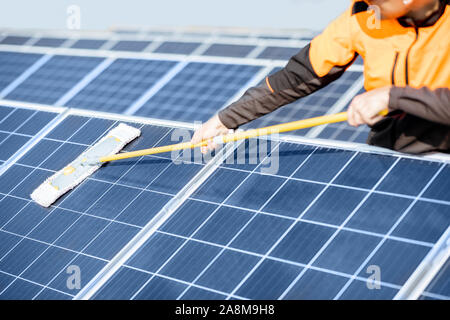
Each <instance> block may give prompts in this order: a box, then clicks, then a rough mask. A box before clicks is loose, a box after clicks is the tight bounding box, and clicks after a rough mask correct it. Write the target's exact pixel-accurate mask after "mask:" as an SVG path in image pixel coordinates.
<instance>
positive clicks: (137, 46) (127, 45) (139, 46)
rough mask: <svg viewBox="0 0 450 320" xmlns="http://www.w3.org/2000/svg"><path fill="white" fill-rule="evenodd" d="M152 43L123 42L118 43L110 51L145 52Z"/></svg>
mask: <svg viewBox="0 0 450 320" xmlns="http://www.w3.org/2000/svg"><path fill="white" fill-rule="evenodd" d="M150 43H151V41H132V40H122V41H119V42H117V43H116V44H115V45H114V46H113V47H112V48H111V49H110V50H113V51H134V52H139V51H143V50H144V49H145V48H147V46H148V45H149V44H150Z"/></svg>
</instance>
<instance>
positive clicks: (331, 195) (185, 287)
mask: <svg viewBox="0 0 450 320" xmlns="http://www.w3.org/2000/svg"><path fill="white" fill-rule="evenodd" d="M274 147H276V149H274V151H273V153H272V154H273V155H274V154H275V152H276V150H278V154H279V168H280V171H279V172H278V173H276V174H272V173H271V174H265V173H263V172H261V168H262V167H264V164H261V163H260V164H259V165H258V166H253V168H252V167H250V168H249V167H246V166H244V168H240V167H239V166H232V167H230V166H226V165H223V166H221V167H220V168H219V169H218V170H216V171H215V172H214V173H213V174H212V175H211V176H210V177H209V178H208V179H207V180H206V182H205V183H204V184H202V186H201V187H200V188H199V189H197V191H195V192H194V193H193V194H192V196H191V197H190V198H189V200H187V201H186V202H184V203H183V205H182V206H181V207H180V208H179V209H178V210H177V211H176V212H174V213H173V214H172V215H171V216H170V218H169V219H168V220H167V221H166V222H165V223H164V224H163V225H162V226H161V227H160V228H158V230H157V231H156V232H155V233H154V234H153V235H152V236H151V237H150V238H149V239H148V240H147V241H146V243H145V244H144V245H142V247H140V249H139V250H138V251H136V253H135V254H134V255H133V256H132V257H131V258H130V259H129V260H128V261H127V262H126V263H125V264H124V265H123V266H121V268H120V269H119V271H118V272H117V273H116V274H115V275H114V276H113V277H111V278H110V279H109V281H108V282H107V283H106V284H105V285H104V286H103V287H102V288H101V289H100V290H99V291H98V292H97V294H96V295H95V296H94V298H97V299H111V298H113V299H159V298H161V297H163V298H166V299H187V298H201V299H208V298H219V299H223V298H232V299H278V298H281V299H333V298H336V299H391V298H393V297H394V296H395V294H396V293H397V292H398V290H399V289H400V288H401V286H402V285H403V284H404V283H405V281H406V280H407V279H408V277H409V275H411V274H412V272H413V271H414V269H415V268H416V267H417V266H418V264H419V263H420V262H421V260H422V259H423V258H424V257H425V256H426V254H427V253H428V252H429V251H430V249H431V248H432V246H433V245H434V243H435V242H436V239H438V238H439V237H440V235H441V234H442V230H443V229H444V228H443V227H442V225H444V227H447V226H449V224H450V217H448V215H446V217H444V215H445V214H444V212H448V207H449V205H450V203H449V202H442V199H441V196H439V193H433V196H432V198H425V195H426V194H427V192H429V190H431V189H430V188H431V186H433V185H435V183H436V181H438V180H439V179H441V180H442V179H448V178H449V177H450V175H449V174H450V171H449V169H448V168H450V165H449V164H445V163H438V162H429V161H425V160H423V161H422V160H413V159H404V158H401V157H398V156H394V155H393V156H390V155H382V154H371V153H360V152H355V151H345V150H341V149H333V148H325V147H319V146H312V145H301V144H297V143H287V142H282V143H280V144H279V145H277V146H274ZM247 151H248V150H247ZM248 152H251V151H248ZM273 160H274V159H272V161H273ZM263 163H266V164H267V162H263ZM407 165H412V167H421V168H422V169H424V170H425V171H426V173H424V174H423V175H421V176H420V177H417V179H415V181H414V182H413V185H414V187H409V186H408V190H405V191H404V190H402V188H401V186H403V185H404V182H405V181H409V179H410V177H411V175H410V173H409V171H408V170H405V169H404V168H406V167H407ZM314 169H315V170H314ZM321 169H323V170H321ZM358 170H359V171H358ZM361 170H363V172H361ZM414 172H417V171H414ZM366 177H367V178H366ZM386 188H387V189H386ZM443 188H444V187H440V190H443ZM386 190H388V191H386ZM412 190H414V191H412ZM411 194H412V195H411ZM437 204H439V205H440V206H444V207H443V208H441V209H440V211H435V212H440V216H441V217H443V218H442V219H443V220H438V221H437V222H435V220H434V217H430V219H427V220H426V222H425V224H426V225H425V226H423V228H421V230H427V231H426V232H425V233H424V232H420V230H418V231H414V227H415V226H417V225H420V224H421V223H422V222H423V221H424V219H423V213H424V212H428V211H423V206H425V207H427V208H430V207H434V206H436V205H437ZM377 205H379V206H380V207H379V210H376V212H373V210H375V209H376V208H377ZM383 209H386V210H388V212H386V213H385V212H382V211H383ZM371 210H372V211H371ZM389 212H391V213H393V215H392V214H389ZM371 213H373V214H372V215H371ZM375 214H382V216H381V217H380V219H378V218H377V219H374V218H373V215H375ZM369 215H370V217H369ZM421 215H422V216H421ZM358 221H359V222H362V221H364V222H365V223H362V224H361V223H358ZM437 224H440V227H439V228H435V226H436V225H437ZM433 226H434V227H433ZM401 230H409V232H402V231H401ZM423 234H426V235H427V237H426V238H424V237H423ZM372 265H374V266H379V267H380V268H381V288H380V289H379V290H377V289H373V290H370V289H369V288H368V287H367V285H368V284H367V282H368V277H369V276H370V275H371V273H370V272H369V271H370V269H368V267H369V266H372ZM368 270H369V271H368Z"/></svg>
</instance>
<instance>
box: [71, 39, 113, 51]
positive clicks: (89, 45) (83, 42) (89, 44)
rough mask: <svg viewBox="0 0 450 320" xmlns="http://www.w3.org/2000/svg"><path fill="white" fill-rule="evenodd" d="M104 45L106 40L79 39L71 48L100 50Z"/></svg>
mask: <svg viewBox="0 0 450 320" xmlns="http://www.w3.org/2000/svg"><path fill="white" fill-rule="evenodd" d="M105 43H106V40H98V39H79V40H77V41H76V42H75V43H74V44H73V45H72V46H71V48H74V49H100V47H101V46H103V45H104V44H105Z"/></svg>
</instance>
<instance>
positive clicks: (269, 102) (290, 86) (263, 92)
mask: <svg viewBox="0 0 450 320" xmlns="http://www.w3.org/2000/svg"><path fill="white" fill-rule="evenodd" d="M309 49H310V45H309V44H308V45H307V46H306V47H304V48H303V49H302V50H301V51H300V52H299V53H298V54H296V55H295V56H293V57H292V58H291V59H290V60H289V62H288V64H287V65H286V67H284V68H283V69H282V70H280V71H278V72H277V73H275V74H273V75H271V76H269V77H267V78H266V80H265V82H264V83H263V84H261V85H259V86H257V87H253V88H250V89H248V90H247V91H246V92H245V93H244V95H243V96H242V97H241V98H240V99H238V100H237V101H236V102H234V103H232V104H231V105H229V106H228V107H226V108H224V109H222V110H221V111H220V112H219V119H220V120H221V121H222V123H223V124H224V125H225V126H226V127H227V128H229V129H236V128H237V127H239V126H241V125H243V124H245V123H247V122H250V121H252V120H254V119H256V118H259V117H261V116H263V115H265V114H267V113H270V112H272V111H275V110H276V109H278V108H279V107H281V106H284V105H286V104H289V103H291V102H293V101H295V100H297V99H299V98H302V97H304V96H307V95H309V94H311V93H313V92H315V91H317V90H319V89H320V88H323V87H325V86H326V85H328V84H329V83H330V82H332V81H334V80H336V79H338V78H339V77H340V76H341V75H342V74H343V73H344V72H345V70H346V69H347V68H348V66H350V65H351V64H352V63H353V61H354V60H355V59H356V57H357V56H356V55H355V57H354V59H353V60H352V61H351V62H350V63H348V64H347V65H345V66H336V67H333V68H332V69H331V71H330V72H329V73H328V74H327V75H325V76H323V77H319V76H318V75H317V74H316V73H315V71H314V69H313V67H312V65H311V61H310V59H309Z"/></svg>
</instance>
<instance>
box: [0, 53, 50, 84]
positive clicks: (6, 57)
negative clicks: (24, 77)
mask: <svg viewBox="0 0 450 320" xmlns="http://www.w3.org/2000/svg"><path fill="white" fill-rule="evenodd" d="M40 57H42V55H40V54H34V53H19V52H4V51H0V90H3V89H5V88H6V87H7V86H8V85H9V84H10V83H11V82H13V81H14V80H15V79H16V78H17V77H19V76H20V75H21V74H22V73H23V72H24V71H25V70H27V69H28V68H29V67H31V66H32V65H33V64H34V63H35V62H36V61H37V60H38V59H39V58H40Z"/></svg>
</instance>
